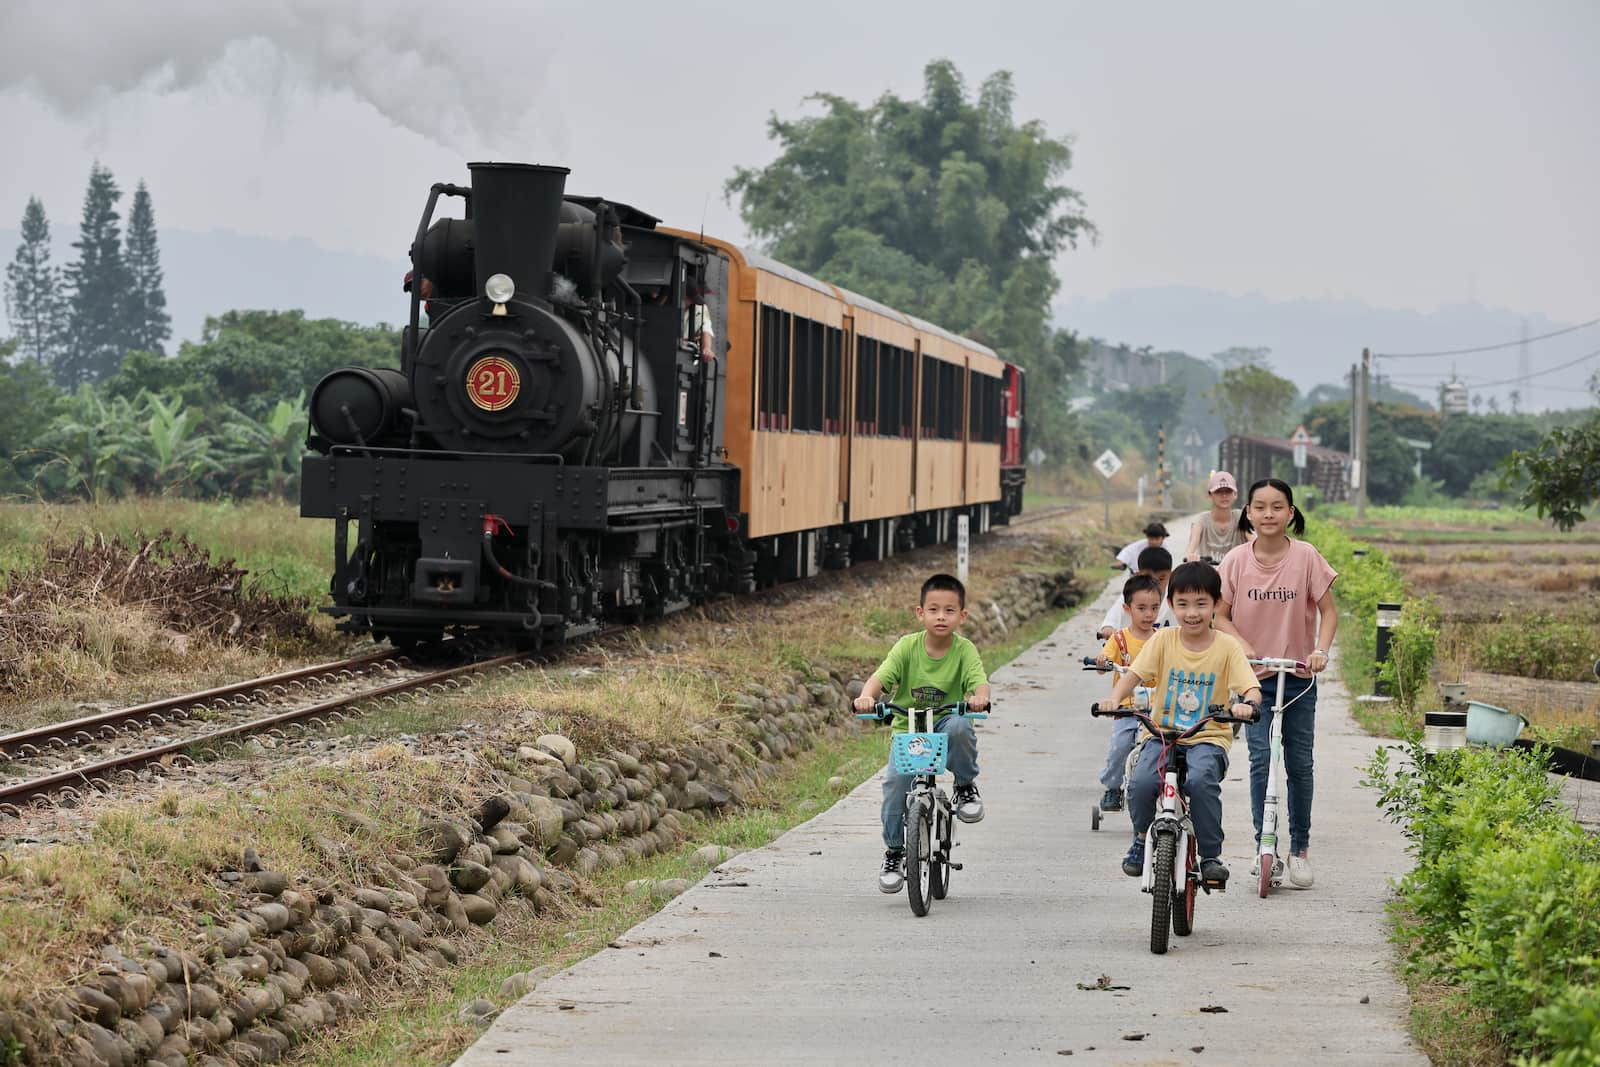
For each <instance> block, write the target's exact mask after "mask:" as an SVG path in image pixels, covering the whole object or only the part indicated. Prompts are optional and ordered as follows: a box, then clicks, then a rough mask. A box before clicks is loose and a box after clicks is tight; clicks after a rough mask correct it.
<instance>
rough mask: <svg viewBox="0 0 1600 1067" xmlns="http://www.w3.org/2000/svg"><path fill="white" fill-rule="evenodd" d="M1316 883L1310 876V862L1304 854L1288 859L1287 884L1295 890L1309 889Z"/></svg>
mask: <svg viewBox="0 0 1600 1067" xmlns="http://www.w3.org/2000/svg"><path fill="white" fill-rule="evenodd" d="M1314 881H1316V879H1315V878H1313V877H1312V874H1311V860H1310V859H1309V858H1308V857H1307V856H1306V854H1305V853H1304V852H1301V853H1298V854H1296V855H1293V856H1290V857H1289V884H1290V885H1292V886H1294V887H1295V888H1296V889H1310V888H1311V883H1312V882H1314Z"/></svg>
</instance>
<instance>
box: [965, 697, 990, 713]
mask: <svg viewBox="0 0 1600 1067" xmlns="http://www.w3.org/2000/svg"><path fill="white" fill-rule="evenodd" d="M967 710H968V711H975V712H977V713H978V714H980V715H982V714H983V713H985V712H987V711H988V710H989V701H988V700H980V699H978V698H977V697H972V698H971V699H969V700H968V701H967Z"/></svg>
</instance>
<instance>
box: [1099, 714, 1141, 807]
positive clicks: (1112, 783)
mask: <svg viewBox="0 0 1600 1067" xmlns="http://www.w3.org/2000/svg"><path fill="white" fill-rule="evenodd" d="M1143 730H1144V727H1143V726H1142V725H1141V724H1140V722H1139V720H1138V719H1113V720H1111V743H1110V744H1109V745H1107V746H1106V765H1105V767H1104V768H1103V769H1102V770H1101V771H1100V784H1101V785H1102V786H1104V787H1105V788H1107V789H1113V790H1117V791H1119V792H1120V791H1121V789H1122V775H1123V773H1124V772H1125V771H1126V770H1127V769H1128V753H1130V752H1132V751H1133V746H1134V745H1135V744H1137V743H1138V740H1139V734H1140V733H1141V732H1143Z"/></svg>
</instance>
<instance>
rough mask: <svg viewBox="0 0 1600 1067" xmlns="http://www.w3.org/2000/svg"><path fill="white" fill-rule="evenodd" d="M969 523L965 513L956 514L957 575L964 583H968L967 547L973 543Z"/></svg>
mask: <svg viewBox="0 0 1600 1067" xmlns="http://www.w3.org/2000/svg"><path fill="white" fill-rule="evenodd" d="M968 525H969V524H968V522H967V517H966V516H965V515H957V516H956V577H957V578H960V579H961V584H962V585H965V584H966V583H967V548H968V547H969V545H970V544H971V541H970V540H969V538H968Z"/></svg>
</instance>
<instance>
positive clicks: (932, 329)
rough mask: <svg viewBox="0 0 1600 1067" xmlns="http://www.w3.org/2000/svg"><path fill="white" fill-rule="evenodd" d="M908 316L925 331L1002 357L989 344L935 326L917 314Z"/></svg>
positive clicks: (984, 352) (978, 350)
mask: <svg viewBox="0 0 1600 1067" xmlns="http://www.w3.org/2000/svg"><path fill="white" fill-rule="evenodd" d="M906 318H907V319H909V320H910V322H911V325H913V326H915V327H916V328H917V329H919V330H921V331H922V332H923V333H931V334H933V335H934V336H936V337H943V338H944V339H945V340H946V341H952V342H954V343H955V344H957V345H959V346H960V347H962V348H966V349H970V350H971V351H974V352H982V353H983V354H984V355H986V356H993V357H994V358H995V359H999V358H1000V355H999V353H997V352H996V351H995V350H994V349H992V348H990V347H989V346H988V345H985V344H980V343H979V342H977V341H974V340H973V339H972V338H970V337H963V336H961V335H960V334H958V333H951V332H950V331H949V330H947V329H945V328H944V327H943V326H935V325H934V324H933V323H931V322H929V321H927V320H926V319H919V318H917V317H916V316H915V315H907V316H906Z"/></svg>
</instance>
